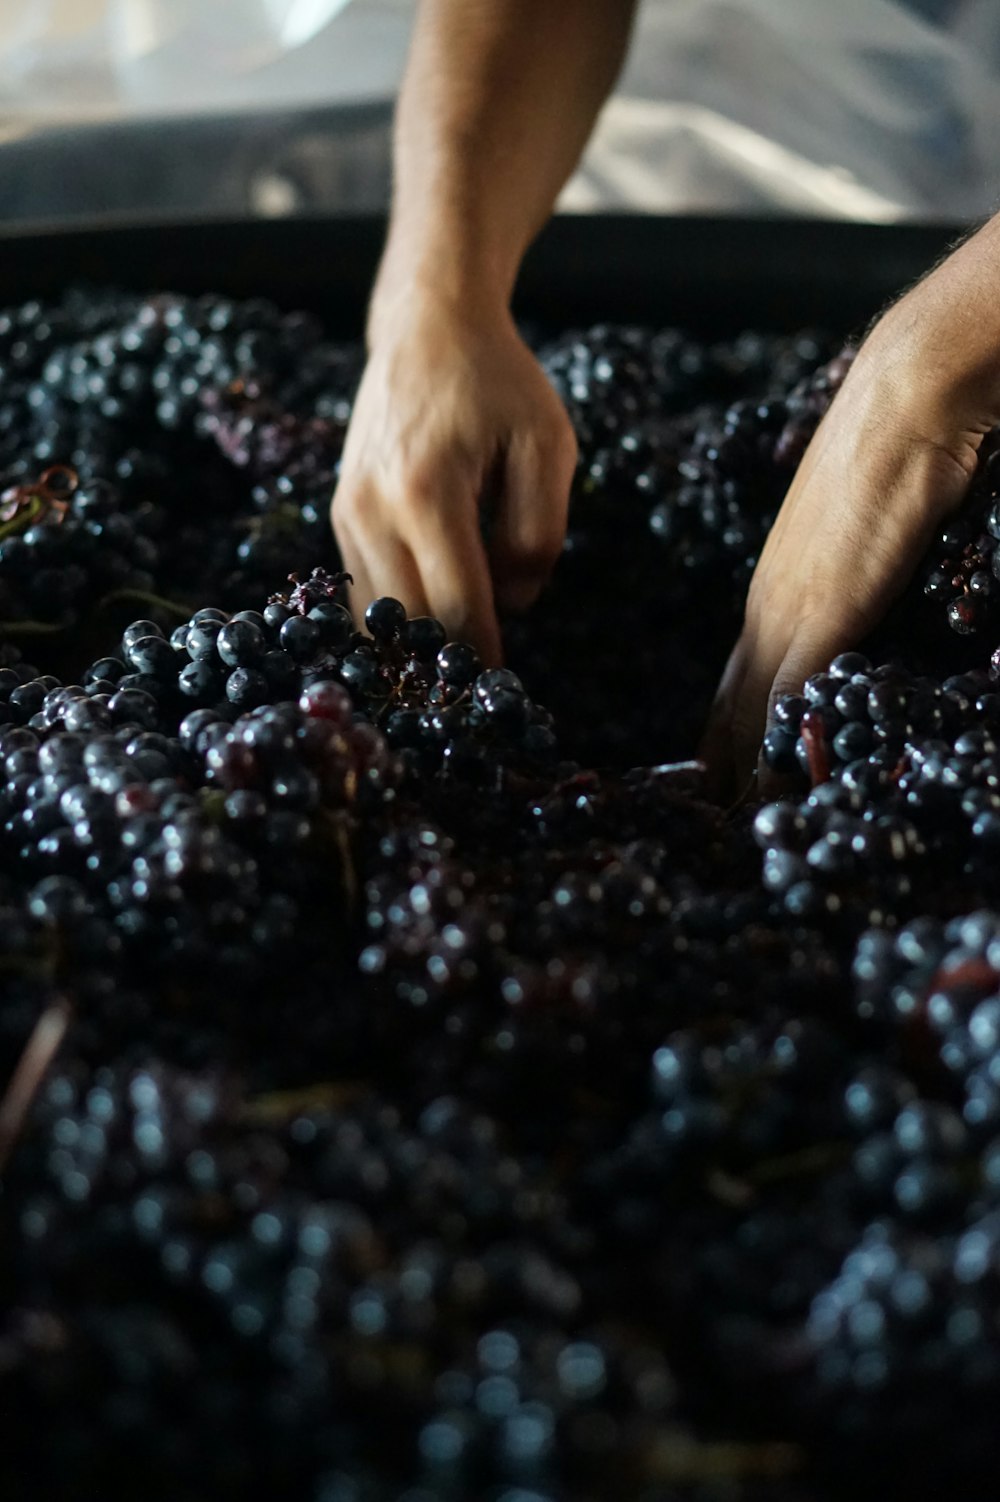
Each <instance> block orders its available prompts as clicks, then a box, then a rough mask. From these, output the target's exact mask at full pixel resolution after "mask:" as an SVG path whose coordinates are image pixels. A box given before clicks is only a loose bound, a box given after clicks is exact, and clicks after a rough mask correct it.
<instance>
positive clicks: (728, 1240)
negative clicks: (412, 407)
mask: <svg viewBox="0 0 1000 1502" xmlns="http://www.w3.org/2000/svg"><path fill="white" fill-rule="evenodd" d="M539 352H540V356H541V359H542V361H543V364H544V366H545V368H546V370H547V371H548V373H549V375H550V378H551V379H552V381H553V382H554V384H555V386H556V387H557V389H558V390H559V392H560V394H561V395H562V396H563V397H564V399H565V400H566V402H567V405H568V407H569V410H570V412H571V415H572V417H573V420H574V424H575V426H576V429H577V432H578V436H579V440H580V465H579V472H578V475H577V479H576V482H575V489H574V499H573V505H572V511H571V519H570V529H569V535H568V538H567V543H566V549H565V553H564V555H563V558H562V560H561V562H560V564H559V567H558V569H557V571H556V575H555V578H554V581H553V583H552V586H551V587H550V589H549V590H548V591H547V593H546V594H545V596H544V597H543V598H542V600H541V601H540V602H539V604H538V605H537V607H535V608H534V609H533V610H532V611H531V612H530V614H529V615H528V616H527V617H524V618H522V619H519V620H516V621H511V622H509V623H508V624H507V629H506V647H507V662H508V665H507V666H506V667H505V668H503V669H491V670H485V671H484V670H483V667H482V665H481V664H480V663H479V661H478V660H477V658H476V655H475V653H474V652H473V650H472V649H471V648H470V647H468V646H467V645H464V644H462V643H456V642H450V641H448V640H446V637H445V633H444V631H443V629H442V628H441V626H440V624H439V623H438V622H437V621H435V620H432V619H430V618H419V619H407V618H406V615H405V613H404V611H403V609H402V607H401V606H399V605H398V604H397V603H396V602H395V601H392V600H385V599H384V600H379V601H376V602H373V603H372V605H371V606H370V608H369V611H368V614H367V617H366V629H365V630H363V631H362V630H359V629H357V626H356V623H355V622H354V621H353V620H352V618H351V615H350V613H349V612H348V610H347V607H346V581H345V576H344V575H343V574H342V573H340V572H339V560H338V559H337V557H336V554H335V550H334V544H333V540H332V537H331V534H330V529H329V524H328V514H327V513H328V504H329V495H330V491H331V489H332V483H333V480H334V478H335V475H336V470H337V465H338V461H339V456H340V451H341V447H342V442H343V437H344V433H345V429H346V425H347V422H348V419H349V416H350V410H351V401H352V396H353V392H354V389H355V386H356V383H357V380H358V376H359V372H360V362H361V355H360V351H359V350H358V349H357V348H356V347H354V346H346V345H343V344H337V343H334V342H331V341H330V340H329V339H327V338H326V337H325V336H324V333H323V331H322V330H321V329H320V328H319V327H318V326H316V325H315V324H314V323H313V322H312V320H310V319H309V318H307V317H305V316H292V315H288V314H285V313H281V312H279V311H278V310H277V309H276V308H274V307H273V306H271V305H270V304H268V303H265V302H253V303H250V302H244V303H233V302H229V301H226V300H225V299H223V298H220V297H205V298H201V299H190V298H183V297H177V296H166V295H160V296H154V297H149V298H139V297H132V296H127V295H122V294H117V293H107V294H96V293H94V292H93V291H90V292H86V293H84V292H77V293H73V294H71V295H69V296H67V297H66V298H65V299H64V300H63V301H61V302H60V303H58V304H55V305H42V304H39V303H37V302H36V303H28V304H24V305H23V306H20V307H17V308H12V309H9V310H7V311H6V312H4V313H2V314H0V490H2V495H0V762H2V766H3V780H2V786H0V1414H2V1415H3V1441H2V1444H0V1479H2V1482H3V1487H2V1490H3V1496H4V1498H5V1502H7V1499H9V1502H28V1499H31V1502H35V1499H38V1498H45V1499H46V1502H69V1499H81V1498H84V1497H87V1498H90V1497H96V1496H100V1495H103V1494H105V1493H106V1492H107V1493H112V1494H117V1492H119V1491H120V1490H121V1488H122V1486H123V1484H124V1485H125V1486H127V1487H129V1489H131V1490H133V1491H135V1492H136V1493H137V1494H138V1495H142V1496H143V1497H146V1498H149V1499H152V1502H156V1499H164V1502H168V1499H169V1502H225V1499H228V1498H233V1499H235V1498H257V1497H260V1498H266V1499H268V1502H274V1499H285V1498H288V1499H293V1498H294V1499H296V1502H629V1499H633V1498H634V1499H636V1502H676V1499H691V1502H805V1499H806V1498H809V1499H812V1502H814V1499H817V1498H822V1497H828V1498H834V1497H839V1496H841V1495H850V1496H851V1497H863V1496H867V1495H872V1496H873V1497H875V1496H877V1497H879V1498H884V1497H888V1496H902V1495H904V1488H909V1493H910V1494H911V1495H915V1496H922V1495H929V1494H932V1492H933V1489H934V1488H935V1487H939V1488H940V1487H943V1486H947V1487H948V1488H949V1490H950V1491H954V1492H956V1494H957V1492H958V1491H959V1490H961V1491H962V1495H963V1496H965V1497H972V1498H974V1497H979V1496H982V1497H983V1498H992V1497H993V1496H994V1495H995V1491H996V1486H995V1482H994V1479H993V1478H994V1476H995V1467H996V1463H997V1461H998V1460H1000V1441H998V1439H997V1430H996V1409H997V1403H998V1401H1000V685H998V684H997V682H996V678H997V676H998V674H1000V658H994V657H993V656H992V654H993V653H994V649H995V648H996V647H997V643H998V641H1000V584H998V582H997V580H998V579H1000V500H998V499H997V496H998V493H1000V464H998V463H997V462H996V460H995V455H996V453H997V451H998V449H1000V445H998V444H997V443H995V442H994V441H993V439H992V438H991V439H988V440H987V442H986V444H985V445H984V449H983V456H982V461H981V465H980V472H979V475H978V476H977V479H976V482H975V484H974V486H973V489H972V492H971V495H970V498H969V501H968V504H967V506H966V509H965V511H964V513H963V514H962V515H961V516H960V517H958V518H957V519H956V520H955V521H954V523H953V525H952V528H951V530H949V531H948V532H947V533H946V534H945V535H943V536H942V537H941V538H940V539H939V540H938V542H937V543H935V545H934V547H933V548H932V549H931V552H930V554H929V555H928V557H927V559H926V560H925V563H924V565H923V566H922V568H921V570H920V572H919V574H918V577H917V578H916V579H915V580H914V582H913V584H912V586H911V587H910V589H909V590H908V592H907V593H906V594H905V595H904V597H903V599H902V601H901V602H900V604H899V606H898V607H897V609H896V611H895V612H894V614H893V616H892V618H891V619H890V620H889V621H887V622H886V623H885V625H884V626H883V627H882V628H881V629H880V632H879V635H878V638H877V639H874V640H873V641H871V642H869V643H863V644H860V645H861V646H862V648H863V650H864V653H865V655H861V653H860V652H858V653H850V654H845V655H843V656H841V657H839V658H837V659H836V660H835V661H834V662H833V663H831V664H830V666H829V670H828V671H827V672H825V673H821V674H819V675H817V676H816V677H814V678H812V679H811V680H810V681H809V682H808V683H807V684H806V686H805V691H804V694H803V695H802V696H801V697H799V696H795V697H792V698H788V699H785V700H784V701H782V703H781V704H780V706H779V711H778V716H777V720H776V723H775V726H774V727H773V728H772V730H771V731H770V732H769V734H768V737H767V740H766V743H765V754H766V756H767V758H768V760H769V761H770V762H771V764H772V765H773V767H774V768H775V770H776V771H778V772H780V773H783V774H785V776H786V777H787V787H788V793H787V796H786V797H784V798H783V799H782V800H781V801H779V802H777V803H771V804H768V805H766V806H764V807H762V808H761V807H744V808H741V809H739V810H736V811H733V812H730V813H727V812H726V811H724V810H721V809H719V808H717V807H715V806H714V805H713V804H711V803H710V802H709V801H707V799H706V797H705V796H704V788H703V784H702V773H701V769H700V767H699V765H698V764H697V762H695V761H693V760H692V759H691V758H692V757H693V755H694V751H695V747H696V745H697V739H698V732H699V729H700V725H701V722H702V720H703V717H704V712H705V709H706V707H707V704H708V702H709V700H710V697H711V693H712V690H713V687H714V683H715V679H716V676H717V674H718V671H719V669H720V667H721V664H722V662H723V661H724V659H725V656H726V653H727V651H728V650H729V648H730V646H731V645H732V642H733V640H734V637H735V634H736V631H737V629H738V626H739V621H740V616H741V610H742V605H743V599H744V595H745V590H746V587H747V582H748V579H749V576H750V573H751V571H752V567H753V563H754V560H755V558H756V556H757V554H758V552H759V549H760V547H761V544H762V542H763V539H764V538H765V536H766V534H767V529H768V527H769V526H770V524H771V521H772V520H773V517H774V515H775V512H776V510H777V507H778V505H779V504H780V501H781V497H782V494H783V492H784V490H785V488H786V487H787V484H788V481H789V478H790V476H791V474H792V473H793V472H794V469H795V465H796V464H797V462H798V460H799V458H800V457H801V454H802V452H803V450H804V448H805V446H806V444H807V443H808V441H809V437H810V435H811V433H812V432H813V431H814V429H815V426H816V424H817V423H818V422H819V420H820V419H821V417H822V415H823V413H824V411H825V410H826V407H827V406H828V404H829V402H830V400H831V398H832V395H833V393H834V392H835V391H836V389H837V387H838V385H839V383H840V382H841V381H842V380H843V378H844V375H845V373H846V371H847V370H848V368H849V365H850V359H851V352H850V350H844V349H841V347H840V345H839V344H838V343H836V342H834V341H831V340H830V339H828V338H826V337H825V336H822V335H819V334H815V333H804V334H802V335H800V336H798V337H796V338H777V337H771V336H766V335H757V334H754V335H748V334H744V335H741V336H740V337H738V338H735V339H733V340H731V341H729V342H726V343H719V344H713V345H706V344H704V343H700V342H698V341H696V340H694V339H692V338H689V337H687V336H685V335H682V334H680V333H678V332H676V331H672V330H667V331H651V330H642V329H633V328H618V327H607V326H601V327H597V328H593V329H591V330H589V331H584V332H580V333H574V334H569V335H561V336H559V337H558V338H555V339H552V340H550V341H549V342H547V343H543V344H541V347H540V351H539ZM927 1488H931V1493H929V1492H928V1490H927ZM937 1494H938V1495H941V1494H943V1492H941V1491H938V1492H937Z"/></svg>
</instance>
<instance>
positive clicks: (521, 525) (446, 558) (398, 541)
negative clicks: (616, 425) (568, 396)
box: [332, 292, 576, 664]
mask: <svg viewBox="0 0 1000 1502" xmlns="http://www.w3.org/2000/svg"><path fill="white" fill-rule="evenodd" d="M575 464H576V440H575V438H574V435H573V430H572V427H571V425H570V421H569V417H568V416H567V413H566V411H565V409H564V407H563V405H562V403H561V402H560V401H559V398H558V396H557V395H556V393H555V391H554V390H553V388H552V387H551V386H550V384H549V382H548V381H547V379H546V377H545V375H544V374H543V372H542V370H541V368H540V366H539V365H538V363H537V361H536V360H535V358H534V356H533V355H532V354H531V352H530V351H529V349H528V348H527V346H526V345H525V344H524V342H523V340H522V339H521V337H520V335H519V334H518V332H517V329H516V328H515V326H514V323H513V320H512V318H511V316H510V314H509V312H508V311H507V309H506V307H504V306H501V305H499V304H497V305H493V304H492V303H491V304H489V305H487V306H485V307H479V308H476V307H472V306H469V305H468V304H464V305H463V306H462V307H457V306H455V305H454V303H452V302H449V301H447V300H441V299H438V298H436V297H435V296H434V295H433V294H428V293H426V292H416V293H411V294H409V295H407V296H405V297H398V298H397V299H396V300H395V303H394V305H393V306H390V307H387V306H386V304H385V303H384V302H383V303H382V304H381V306H380V308H379V316H378V318H377V320H376V321H375V323H374V324H373V332H372V337H371V350H370V356H369V360H368V365H367V368H366V370H365V373H364V377H363V379H362V382H361V386H360V389H359V391H358V397H357V401H356V404H355V408H354V413H353V416H352V419H351V425H350V429H349V431H348V434H347V440H346V444H345V447H344V455H343V460H342V464H341V471H340V479H339V483H338V485H337V490H336V494H335V495H334V498H333V506H332V520H333V526H334V529H335V531H336V534H337V539H338V542H339V544H340V548H341V552H342V554H343V558H344V565H345V567H346V568H347V569H348V570H349V572H350V573H351V574H352V575H353V576H354V590H353V600H354V604H355V609H356V611H357V613H358V614H359V615H360V613H361V612H362V611H363V610H364V609H365V607H366V606H367V604H368V603H369V601H370V600H372V599H374V598H376V597H377V596H378V595H393V596H395V597H396V598H397V599H399V600H401V601H402V602H403V604H404V605H405V606H406V608H407V611H408V613H409V614H411V615H422V614H427V613H429V614H432V615H435V616H437V617H438V618H439V619H440V620H442V621H443V622H444V624H445V626H446V628H447V630H448V632H449V634H450V635H451V636H454V637H458V638H461V639H463V640H467V641H470V642H472V644H473V645H474V646H475V647H476V648H477V649H478V651H479V653H480V655H481V657H482V659H483V661H484V662H485V663H488V664H496V663H498V662H499V661H500V655H501V649H500V633H499V628H498V625H497V617H496V611H497V608H500V609H510V610H523V609H525V608H526V607H527V606H528V605H530V604H531V603H532V601H533V600H534V599H535V598H536V597H537V595H538V593H539V592H540V590H541V589H542V587H543V585H544V583H545V581H546V579H547V578H548V575H549V573H550V572H551V569H552V567H553V565H554V564H555V561H556V559H557V558H558V556H559V553H560V551H561V549H562V544H563V539H564V537H565V532H566V513H567V508H568V504H569V489H570V482H571V480H572V476H573V470H574V467H575ZM484 505H486V506H488V507H489V509H490V528H489V553H488V554H487V551H486V547H485V546H484V543H483V537H482V532H481V526H480V511H481V508H482V507H483V506H484Z"/></svg>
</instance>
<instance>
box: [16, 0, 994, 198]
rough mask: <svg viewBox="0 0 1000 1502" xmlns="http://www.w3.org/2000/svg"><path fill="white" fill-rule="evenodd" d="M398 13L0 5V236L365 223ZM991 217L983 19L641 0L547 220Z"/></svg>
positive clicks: (156, 4) (969, 1)
mask: <svg viewBox="0 0 1000 1502" xmlns="http://www.w3.org/2000/svg"><path fill="white" fill-rule="evenodd" d="M469 3H470V4H472V3H479V0H469ZM497 3H499V0H497ZM539 3H544V0H539ZM580 4H581V9H584V8H585V6H586V4H587V0H580ZM414 11H415V4H414V3H412V0H0V218H5V219H8V220H9V219H14V218H48V217H57V216H59V215H65V216H74V217H81V216H82V217H87V216H88V214H96V213H102V214H104V213H109V212H112V213H120V214H129V213H133V214H138V215H142V214H144V213H149V212H165V213H175V214H177V215H189V214H192V213H198V214H201V213H212V212H226V213H233V212H248V213H255V214H283V213H291V212H296V211H303V212H307V211H315V212H331V211H333V212H335V211H338V210H340V211H345V212H351V211H359V210H370V209H378V208H381V207H384V206H385V203H386V201H387V197H388V191H389V123H390V118H391V112H392V105H393V100H394V98H395V94H396V90H397V88H398V84H399V79H400V76H401V74H402V69H403V66H404V62H405V55H406V47H407V43H408V37H409V32H410V27H411V25H412V18H413V14H414ZM998 199H1000V0H646V3H645V4H644V5H643V6H642V7H641V8H640V13H639V19H638V23H637V28H636V35H635V38H634V44H633V48H632V51H631V54H630V58H629V61H628V64H627V66H626V69H625V71H624V74H623V77H622V79H621V81H620V84H619V87H618V89H617V91H616V93H615V95H614V97H613V99H612V100H611V102H610V104H609V105H608V107H607V109H606V110H605V112H604V115H603V117H602V119H601V122H600V124H599V126H598V129H597V131H596V133H595V136H594V139H593V140H592V142H591V144H590V147H589V149H588V151H587V154H586V157H585V159H584V162H583V164H582V166H581V169H580V171H579V172H578V173H577V174H576V176H575V177H574V178H573V180H572V181H571V183H570V184H569V185H568V187H567V189H566V191H565V192H564V194H563V197H562V200H561V206H562V207H564V208H569V209H575V210H594V211H600V210H602V209H612V208H615V209H640V210H649V211H655V212H703V213H720V212H771V213H795V214H815V215H823V216H833V217H842V218H853V219H872V220H886V221H888V220H894V219H904V218H924V219H942V218H944V219H951V218H959V219H962V218H975V217H977V216H980V215H984V214H986V213H988V212H989V211H990V210H991V209H993V208H994V207H995V206H996V204H997V201H998Z"/></svg>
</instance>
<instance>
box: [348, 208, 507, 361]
mask: <svg viewBox="0 0 1000 1502" xmlns="http://www.w3.org/2000/svg"><path fill="white" fill-rule="evenodd" d="M516 274H517V260H516V259H515V258H513V257H507V258H504V257H503V256H502V255H501V254H499V253H498V252H497V251H496V249H495V248H493V247H490V246H489V245H486V244H482V243H480V242H478V240H477V237H474V236H473V235H471V234H470V232H469V229H468V226H465V227H464V228H463V227H461V226H459V225H457V224H455V223H453V222H449V223H442V224H437V225H435V226H434V228H433V230H429V231H418V230H413V229H410V228H408V227H405V226H403V225H399V224H398V223H393V224H392V225H391V226H390V231H389V238H388V240H387V242H386V247H385V251H384V253H383V256H382V261H381V264H380V266H379V270H378V275H377V276H376V279H375V285H374V288H373V291H372V297H371V302H370V305H369V310H368V323H367V330H366V334H367V340H368V346H369V349H371V348H372V347H373V346H374V345H375V344H376V343H378V342H379V341H380V340H381V338H382V337H383V334H384V332H385V331H386V330H391V329H393V328H395V327H397V326H398V321H399V318H400V316H401V315H402V316H405V317H406V319H407V321H409V319H410V316H411V314H412V312H413V311H414V310H417V311H419V312H424V311H425V312H427V313H428V314H429V315H431V316H435V317H441V318H449V317H455V318H457V319H460V320H462V321H463V322H464V323H467V324H474V325H481V324H496V323H498V322H503V321H507V320H509V316H510V315H509V304H510V297H511V292H512V290H513V284H514V278H515V276H516Z"/></svg>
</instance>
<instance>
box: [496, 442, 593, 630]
mask: <svg viewBox="0 0 1000 1502" xmlns="http://www.w3.org/2000/svg"><path fill="white" fill-rule="evenodd" d="M575 465H576V454H575V448H574V445H573V444H572V443H569V444H568V445H567V444H564V443H562V442H560V441H557V442H555V443H553V444H552V445H551V446H545V445H543V444H542V443H540V442H539V440H538V439H537V438H536V437H534V436H533V435H532V436H531V437H527V438H519V437H515V438H513V439H512V440H511V446H510V449H509V451H508V455H507V462H506V465H505V470H504V486H503V493H502V495H501V498H500V504H499V507H498V509H497V515H496V519H495V524H494V529H493V535H492V537H491V539H490V562H491V566H492V573H493V584H494V590H495V592H496V599H497V603H498V604H499V605H500V606H501V607H502V608H503V609H505V610H515V611H516V610H526V609H527V608H528V606H529V605H532V604H533V603H534V601H535V600H536V599H537V598H538V595H539V594H540V593H541V590H542V589H543V587H544V585H545V584H546V583H547V581H548V578H549V576H550V574H551V573H552V570H553V568H554V567H555V564H556V561H557V560H558V558H559V555H560V553H561V552H562V547H563V542H564V541H565V537H566V519H567V515H568V512H569V496H570V486H571V484H572V480H573V471H574V468H575Z"/></svg>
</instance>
